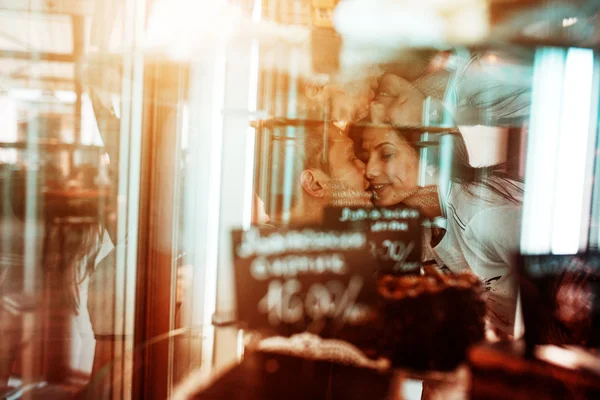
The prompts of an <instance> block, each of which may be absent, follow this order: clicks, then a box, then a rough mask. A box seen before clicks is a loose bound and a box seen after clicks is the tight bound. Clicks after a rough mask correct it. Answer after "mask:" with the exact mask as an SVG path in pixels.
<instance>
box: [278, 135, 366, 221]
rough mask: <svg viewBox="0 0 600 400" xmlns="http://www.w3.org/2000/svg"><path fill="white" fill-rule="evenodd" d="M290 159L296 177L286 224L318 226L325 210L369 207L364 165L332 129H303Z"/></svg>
mask: <svg viewBox="0 0 600 400" xmlns="http://www.w3.org/2000/svg"><path fill="white" fill-rule="evenodd" d="M325 128H327V129H325ZM294 156H295V161H296V168H297V171H299V173H300V176H299V182H298V185H299V187H298V188H297V193H298V196H297V198H296V201H295V204H294V205H293V207H292V210H291V213H290V223H292V224H319V223H320V222H321V220H322V217H323V210H324V209H325V208H326V207H327V206H360V207H371V205H372V204H371V193H370V192H368V191H367V188H368V186H369V184H368V182H367V180H366V179H365V164H364V163H363V162H362V161H361V160H359V159H358V158H357V157H356V155H355V153H354V143H353V142H352V140H350V138H348V136H346V135H345V134H344V133H343V132H342V131H341V130H340V129H339V128H338V127H336V126H335V125H333V124H329V125H327V126H325V124H323V125H320V126H318V127H307V128H306V130H305V134H304V137H303V140H300V142H299V143H298V144H297V145H296V149H295V154H294Z"/></svg>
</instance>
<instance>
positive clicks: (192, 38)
mask: <svg viewBox="0 0 600 400" xmlns="http://www.w3.org/2000/svg"><path fill="white" fill-rule="evenodd" d="M240 18H241V11H240V10H239V8H237V7H235V6H232V5H230V4H228V3H227V2H226V1H222V0H221V1H219V0H157V2H156V3H155V5H154V6H153V7H152V9H151V10H150V17H149V19H148V30H147V32H146V46H147V48H148V49H150V50H159V51H165V52H166V53H167V55H169V56H171V57H173V58H176V59H182V58H187V57H189V56H190V54H191V53H192V50H193V49H195V48H198V47H199V46H201V47H212V46H215V45H218V44H219V43H223V42H224V41H227V39H228V38H229V37H230V36H231V35H232V34H233V32H234V30H235V27H236V25H237V24H238V22H239V20H240Z"/></svg>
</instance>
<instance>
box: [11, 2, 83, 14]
mask: <svg viewBox="0 0 600 400" xmlns="http://www.w3.org/2000/svg"><path fill="white" fill-rule="evenodd" d="M93 6H94V2H93V1H89V0H28V1H15V0H0V11H14V12H27V13H41V14H66V15H80V16H90V15H92V11H93Z"/></svg>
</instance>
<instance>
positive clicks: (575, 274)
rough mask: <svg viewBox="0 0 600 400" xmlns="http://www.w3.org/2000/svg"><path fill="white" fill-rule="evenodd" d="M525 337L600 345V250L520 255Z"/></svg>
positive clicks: (531, 342)
mask: <svg viewBox="0 0 600 400" xmlns="http://www.w3.org/2000/svg"><path fill="white" fill-rule="evenodd" d="M519 264H520V268H519V269H520V283H521V303H522V309H523V319H524V322H525V340H526V342H527V347H528V349H529V350H530V352H531V351H532V349H533V346H535V345H537V344H555V345H562V344H576V345H581V346H587V347H600V254H598V253H592V254H579V255H555V254H552V255H528V256H521V257H520V263H519Z"/></svg>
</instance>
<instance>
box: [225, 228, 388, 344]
mask: <svg viewBox="0 0 600 400" xmlns="http://www.w3.org/2000/svg"><path fill="white" fill-rule="evenodd" d="M232 234H233V256H234V262H235V280H236V294H237V312H238V320H239V321H241V322H242V323H244V325H245V326H246V327H247V328H248V329H271V330H275V331H276V332H277V333H278V334H282V335H290V334H293V333H297V332H303V331H312V332H315V333H319V334H321V335H322V336H332V335H335V334H336V332H339V331H340V330H341V329H343V328H344V327H345V326H348V325H361V324H364V323H365V322H366V321H368V320H369V319H370V318H372V316H373V314H374V308H373V305H374V304H376V301H377V296H376V286H375V269H374V266H373V258H372V257H371V255H370V254H369V252H368V249H367V237H366V233H365V232H360V231H337V230H318V229H311V228H300V229H288V230H263V229H259V228H252V229H250V230H246V231H241V230H235V231H233V232H232Z"/></svg>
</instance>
